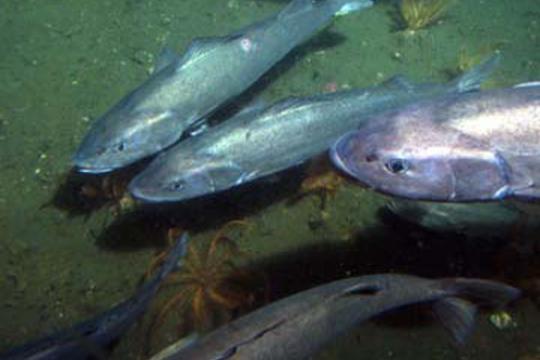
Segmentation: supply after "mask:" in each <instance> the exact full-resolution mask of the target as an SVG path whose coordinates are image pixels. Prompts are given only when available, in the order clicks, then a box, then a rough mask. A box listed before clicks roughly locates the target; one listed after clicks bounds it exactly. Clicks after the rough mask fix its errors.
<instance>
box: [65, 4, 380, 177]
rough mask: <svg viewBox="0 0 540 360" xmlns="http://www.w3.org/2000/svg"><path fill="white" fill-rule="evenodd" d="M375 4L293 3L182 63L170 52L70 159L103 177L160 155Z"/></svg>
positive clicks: (206, 42) (208, 41)
mask: <svg viewBox="0 0 540 360" xmlns="http://www.w3.org/2000/svg"><path fill="white" fill-rule="evenodd" d="M371 5H372V1H371V0H317V1H314V0H293V1H292V2H291V3H290V4H289V5H288V6H286V7H285V8H284V9H283V10H282V11H281V12H280V13H278V14H276V15H274V16H271V17H270V18H267V19H266V20H263V21H261V22H258V23H255V24H252V25H249V26H247V27H245V28H243V29H241V30H239V31H237V32H235V33H233V34H231V35H228V36H225V37H214V38H204V39H197V40H194V41H193V42H192V43H191V45H190V46H189V48H188V49H187V51H186V53H185V54H184V55H183V56H182V57H176V56H174V55H172V54H171V53H170V52H168V53H165V55H163V56H162V57H161V59H160V61H159V62H158V65H157V67H156V72H155V73H154V74H153V75H152V76H150V78H148V79H147V80H146V81H145V82H144V83H142V84H141V85H140V86H139V87H138V88H137V89H135V90H133V91H132V92H131V93H130V94H128V95H127V96H126V97H124V98H123V99H122V100H120V102H118V103H117V104H116V105H115V106H113V107H112V108H111V109H110V110H109V111H108V112H107V113H105V114H104V115H103V116H102V117H101V118H99V119H98V120H97V121H96V122H95V123H93V124H92V126H91V128H90V130H89V132H88V134H87V135H86V136H85V138H84V139H83V141H82V143H81V145H80V146H79V149H78V150H77V153H76V154H75V156H74V158H73V163H74V165H75V166H76V167H77V168H78V170H79V171H81V172H87V173H104V172H108V171H112V170H114V169H117V168H120V167H123V166H126V165H128V164H130V163H133V162H135V161H137V160H140V159H142V158H144V157H147V156H149V155H152V154H155V153H157V152H159V151H161V150H162V149H164V148H166V147H168V146H170V145H171V144H173V143H174V142H176V141H177V140H178V139H179V138H180V137H181V135H182V134H183V133H184V132H186V130H187V129H188V128H190V127H191V128H192V129H195V128H196V127H200V126H202V124H203V123H204V118H205V117H206V116H208V115H209V114H210V113H211V112H212V111H213V110H215V109H216V108H217V107H218V106H220V105H221V104H223V103H224V102H226V101H227V100H229V99H231V98H233V97H235V96H236V95H238V94H240V93H241V92H243V91H244V90H245V89H246V88H248V87H249V86H250V85H251V84H253V83H254V82H255V81H256V80H257V79H258V78H259V77H260V76H261V75H263V74H264V73H265V72H266V71H267V70H268V69H270V68H271V67H272V66H273V65H274V64H275V63H276V62H278V61H279V60H280V59H282V58H283V57H284V56H285V55H286V54H287V53H288V52H289V51H291V50H292V49H293V48H294V47H296V46H297V45H298V44H300V43H302V42H304V41H305V40H307V39H308V38H309V37H310V36H311V35H312V34H313V33H314V32H316V31H317V30H318V29H320V28H322V27H324V26H325V25H327V24H328V23H329V22H330V21H331V19H332V17H333V16H334V15H336V14H337V15H341V14H345V13H348V12H351V11H357V10H361V9H364V8H366V7H369V6H371Z"/></svg>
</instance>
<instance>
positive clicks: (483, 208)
mask: <svg viewBox="0 0 540 360" xmlns="http://www.w3.org/2000/svg"><path fill="white" fill-rule="evenodd" d="M386 209H388V210H389V211H390V212H391V213H393V214H395V215H396V216H398V217H400V218H402V219H405V220H406V221H408V222H411V223H415V224H417V225H420V226H422V227H424V228H426V229H429V230H432V231H436V232H452V233H459V234H463V235H466V236H468V237H482V238H492V237H507V235H508V232H509V231H510V230H511V229H514V227H515V226H516V224H517V223H518V221H519V219H520V216H521V214H522V212H521V211H520V210H519V209H518V208H516V206H515V205H514V204H511V203H508V202H506V201H502V202H500V201H498V202H479V203H448V202H433V201H417V200H408V199H402V198H392V199H391V200H390V201H389V202H388V203H387V204H386Z"/></svg>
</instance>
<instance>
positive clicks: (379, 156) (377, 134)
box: [331, 119, 509, 201]
mask: <svg viewBox="0 0 540 360" xmlns="http://www.w3.org/2000/svg"><path fill="white" fill-rule="evenodd" d="M398 120H399V119H398ZM331 158H332V160H333V162H334V164H335V165H336V166H337V167H338V168H340V169H341V170H343V171H344V172H346V173H347V174H349V175H350V176H352V177H353V178H355V179H357V180H358V181H360V182H361V183H364V184H366V185H367V186H368V187H371V188H373V189H375V190H377V191H380V192H383V193H387V194H390V195H395V196H399V197H404V198H409V199H416V200H431V201H479V200H491V199H497V198H502V197H504V196H506V195H508V191H509V187H508V174H509V167H508V166H507V164H506V162H505V161H504V159H503V158H502V157H501V156H499V154H498V153H497V152H496V151H494V150H493V149H491V148H490V147H489V146H488V145H487V144H484V143H482V142H481V141H478V140H476V139H473V138H471V137H469V136H467V135H465V134H463V133H460V132H459V131H455V130H453V129H447V128H444V127H441V126H438V125H434V124H433V123H431V122H420V121H418V122H408V121H406V120H404V119H401V120H400V121H397V122H394V123H391V122H390V123H388V122H387V123H381V124H380V126H367V127H366V128H361V129H359V130H356V131H353V132H350V133H348V134H345V135H344V136H342V137H341V138H340V139H339V140H338V141H337V142H336V144H335V145H334V146H333V147H332V149H331Z"/></svg>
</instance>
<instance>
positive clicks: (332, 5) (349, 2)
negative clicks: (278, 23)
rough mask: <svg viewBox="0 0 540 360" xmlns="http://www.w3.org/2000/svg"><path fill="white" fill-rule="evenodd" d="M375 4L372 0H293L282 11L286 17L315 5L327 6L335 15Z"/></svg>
mask: <svg viewBox="0 0 540 360" xmlns="http://www.w3.org/2000/svg"><path fill="white" fill-rule="evenodd" d="M372 5H373V1H372V0H292V1H291V2H290V3H289V5H287V6H286V7H285V8H284V9H283V10H282V11H281V12H280V13H279V17H280V18H284V17H288V16H290V15H293V14H295V15H296V14H298V13H301V12H305V11H308V10H311V9H312V8H313V7H323V6H324V7H327V8H328V9H329V10H330V11H331V12H332V13H333V14H334V15H335V16H339V15H345V14H349V13H351V12H355V11H360V10H362V9H365V8H367V7H370V6H372Z"/></svg>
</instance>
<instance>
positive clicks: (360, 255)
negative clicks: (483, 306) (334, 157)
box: [0, 0, 540, 360]
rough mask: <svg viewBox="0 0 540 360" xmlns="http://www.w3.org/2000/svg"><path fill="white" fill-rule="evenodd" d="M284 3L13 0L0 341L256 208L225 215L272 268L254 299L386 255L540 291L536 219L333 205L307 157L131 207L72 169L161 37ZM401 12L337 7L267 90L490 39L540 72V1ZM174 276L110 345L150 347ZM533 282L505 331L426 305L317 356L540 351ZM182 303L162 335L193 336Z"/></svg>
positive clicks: (133, 354) (0, 148) (449, 69)
mask: <svg viewBox="0 0 540 360" xmlns="http://www.w3.org/2000/svg"><path fill="white" fill-rule="evenodd" d="M285 3H286V2H285V1H278V0H275V1H272V0H223V1H215V0H161V1H151V0H150V1H141V0H120V1H106V0H103V1H98V0H90V1H84V2H83V1H74V0H59V1H43V0H42V1H31V0H22V1H15V0H4V1H1V2H0V79H1V80H2V81H1V85H2V86H0V257H1V259H0V294H1V297H0V319H1V321H0V335H1V336H0V351H1V350H4V349H7V348H9V347H11V346H13V345H15V344H19V343H23V342H25V341H27V340H29V339H32V338H35V337H38V336H40V335H42V334H45V333H48V332H50V331H53V330H58V329H61V328H64V327H67V326H69V325H70V324H73V323H75V322H77V321H80V320H82V319H87V318H90V317H92V316H94V315H95V314H97V313H99V312H101V311H103V310H105V309H108V308H110V307H111V306H112V305H113V304H115V303H117V302H119V301H121V300H123V299H125V298H127V297H129V296H130V295H131V294H133V293H134V291H135V290H136V286H137V284H138V283H139V281H140V280H141V277H142V275H143V274H144V272H145V271H146V269H147V267H148V265H149V262H150V260H151V258H152V257H153V256H154V255H155V253H156V252H157V251H158V250H159V249H162V248H163V246H164V244H165V243H166V240H165V239H166V234H167V231H168V230H169V229H170V228H182V229H185V230H189V231H190V232H191V233H192V236H193V240H192V241H193V242H201V243H202V242H204V241H208V240H209V239H211V238H212V237H213V236H215V234H216V232H217V231H218V229H219V228H221V227H222V226H223V225H224V224H226V223H227V222H228V221H231V220H235V219H243V220H245V221H246V222H247V223H248V226H247V227H238V228H233V229H232V230H231V231H229V232H228V234H229V237H230V238H231V239H232V240H234V241H235V242H236V243H237V244H238V246H239V248H240V250H241V252H242V255H238V258H236V259H235V260H236V261H237V263H239V266H243V265H246V266H249V267H250V269H257V271H258V272H260V273H263V274H264V276H262V277H263V278H264V279H265V280H264V281H260V282H259V283H258V284H257V286H256V287H254V288H253V289H252V291H253V293H254V294H257V295H256V299H257V300H256V302H255V303H263V302H265V301H270V300H273V299H276V298H278V297H281V296H284V295H286V294H289V293H292V292H295V291H299V290H301V289H305V288H307V287H310V286H312V285H315V284H319V283H322V282H324V281H328V280H331V279H336V278H340V277H344V276H348V275H360V274H363V273H375V272H388V271H396V272H407V273H413V274H418V275H425V276H454V275H466V276H479V277H487V278H495V279H502V280H506V281H509V282H511V283H513V284H515V285H519V286H529V287H530V289H532V290H534V286H536V291H538V287H540V285H539V282H540V245H539V242H538V240H537V236H536V233H535V232H533V231H521V232H520V231H519V229H518V230H516V231H514V229H510V230H508V229H505V230H504V231H501V236H500V237H499V238H497V239H495V240H494V239H492V238H482V237H480V238H469V237H466V236H463V235H459V236H455V235H452V234H442V235H441V234H437V233H432V232H429V231H426V230H423V229H420V228H417V227H414V226H410V225H405V224H402V223H400V222H397V221H395V219H393V220H391V221H383V220H384V217H382V218H381V216H380V209H381V207H382V206H383V205H384V204H385V202H386V199H385V198H384V197H382V196H380V195H377V194H374V193H371V192H369V191H367V190H364V189H361V188H359V187H357V186H355V185H354V184H349V183H341V184H340V185H339V186H338V187H337V190H336V191H335V192H329V193H328V194H327V195H328V196H327V199H326V202H325V204H324V205H325V206H324V207H321V199H320V197H319V196H318V195H317V194H318V193H317V192H310V193H307V194H305V196H301V197H299V196H298V193H299V192H301V191H302V190H301V183H302V181H303V180H304V179H305V178H306V176H309V175H310V174H311V171H310V169H309V167H304V168H300V169H293V170H292V171H290V172H287V173H286V174H285V176H282V177H281V178H280V179H277V180H275V181H272V182H260V183H256V184H254V185H250V186H246V187H242V188H240V189H237V190H234V191H231V192H229V193H225V194H220V195H218V196H215V197H212V198H210V199H201V200H195V201H190V202H188V203H186V204H179V205H177V206H169V207H166V208H163V207H148V208H143V209H140V208H136V209H134V210H131V209H129V208H128V209H124V208H122V209H121V208H119V205H118V202H117V201H114V199H116V200H117V198H118V197H119V196H117V195H119V194H117V192H118V191H119V190H118V191H116V189H113V187H111V186H110V184H106V186H105V190H103V187H102V181H103V179H94V178H88V177H78V176H75V175H73V174H71V175H69V174H68V173H69V171H70V157H71V156H72V154H73V152H74V151H75V148H76V147H77V145H78V143H79V141H80V140H81V138H82V136H83V135H84V134H85V132H86V130H87V128H88V126H89V124H90V123H91V121H92V120H93V119H95V118H96V117H98V116H99V115H101V114H102V113H103V112H104V111H106V110H107V109H108V108H109V107H110V106H111V105H112V104H114V103H115V102H116V101H117V100H118V99H119V98H120V97H121V96H123V95H124V94H125V93H126V92H127V91H129V90H130V89H132V88H133V87H135V86H137V85H138V84H139V83H140V82H141V81H142V80H143V79H145V77H146V76H147V75H148V73H149V71H150V69H151V68H152V66H153V64H154V60H155V57H156V54H158V53H159V50H160V49H161V48H162V47H164V46H166V45H168V46H171V47H172V48H174V49H176V50H178V51H182V50H183V49H184V48H185V47H186V46H187V45H188V43H189V42H190V40H191V39H193V38H194V37H201V36H214V35H224V34H227V33H229V32H231V31H232V30H234V29H238V28H240V27H241V26H243V25H245V24H247V23H250V22H252V21H255V20H257V19H261V18H262V17H264V16H267V15H269V14H271V13H273V12H276V11H278V10H279V9H281V8H282V7H283V6H284V4H285ZM398 29H399V23H398V22H397V21H396V7H395V4H394V3H393V2H391V1H381V2H379V3H378V4H377V5H376V6H374V7H373V8H372V9H369V10H367V11H364V12H361V13H358V14H353V15H349V16H347V17H342V18H339V19H337V20H336V21H335V22H334V24H333V25H332V26H331V27H330V28H328V29H326V30H325V31H323V32H321V33H319V34H318V35H316V36H314V37H313V38H312V40H311V41H310V42H309V43H307V44H305V45H304V46H302V47H300V48H299V49H298V50H297V51H295V52H293V53H292V54H290V56H289V57H288V58H287V59H285V61H284V62H282V63H280V64H279V65H278V67H277V69H274V70H272V71H271V72H270V73H269V75H268V76H266V77H265V78H264V79H263V81H262V84H264V86H259V87H257V91H260V92H261V94H260V96H262V97H263V98H265V99H267V100H269V101H272V100H275V99H279V98H282V97H286V96H292V95H305V94H315V93H318V92H321V91H325V89H328V86H329V84H330V85H333V84H335V85H337V86H338V88H347V87H357V86H358V87H361V86H369V85H372V84H374V83H377V82H380V81H382V80H384V79H386V78H388V77H390V76H391V75H394V74H397V73H400V74H404V75H407V76H409V77H410V78H412V79H414V80H417V81H420V80H423V81H428V80H433V81H444V80H447V79H448V78H449V76H450V75H451V74H454V73H456V71H457V70H458V68H459V64H460V63H461V64H463V63H465V62H466V61H467V59H471V58H474V57H477V56H482V55H484V54H487V53H489V52H491V51H493V50H494V49H498V50H500V51H501V52H502V55H503V61H502V63H501V65H500V68H499V69H498V71H497V73H496V74H495V76H494V77H493V80H491V81H490V82H489V84H488V85H489V86H492V87H501V86H509V85H511V84H515V83H519V82H524V81H532V80H539V79H540V41H539V39H538V37H539V36H540V2H538V0H520V1H504V0H491V1H487V0H468V1H465V0H461V1H457V3H456V4H455V5H454V6H452V7H451V8H450V10H449V11H448V13H447V16H445V17H444V18H443V19H442V21H441V22H440V23H437V24H435V25H434V26H431V27H429V28H427V29H424V30H420V31H418V32H416V33H415V34H410V33H408V32H403V31H399V30H398ZM460 59H461V60H460ZM118 187H119V188H121V186H118ZM111 199H112V200H111ZM293 200H294V201H293ZM532 217H534V214H533V215H532ZM516 241H517V244H518V245H516ZM535 246H536V247H535ZM531 284H533V285H531ZM534 284H536V285H534ZM261 288H265V289H266V290H265V291H261ZM179 291H181V288H180V287H176V288H171V289H168V290H167V291H164V292H162V293H160V296H159V297H158V299H156V302H154V303H153V306H152V308H151V310H150V313H149V314H148V315H147V317H146V318H145V321H143V322H142V324H141V325H140V326H139V327H137V328H135V329H134V330H132V331H130V332H129V333H128V334H127V336H126V337H125V340H122V341H121V342H120V344H119V346H118V347H117V348H116V349H115V351H114V353H113V357H114V358H118V359H125V358H140V357H142V355H141V354H142V352H143V350H144V349H142V346H140V344H141V343H143V342H144V341H143V340H144V339H147V338H148V336H147V334H146V333H147V331H146V330H147V326H148V323H149V322H150V321H151V318H152V317H153V316H155V312H156V311H157V309H158V308H159V304H163V302H164V301H166V300H167V298H168V297H169V296H171V295H172V294H174V293H176V292H179ZM262 293H264V295H261V294H262ZM531 294H532V295H531ZM529 295H531V296H529ZM533 295H534V292H532V293H530V294H529V293H527V294H526V296H525V298H524V299H523V300H522V301H520V302H519V303H518V304H517V306H516V307H515V308H512V309H511V310H510V313H511V314H512V316H513V317H514V319H515V320H516V322H517V326H516V327H511V328H510V329H506V330H498V329H496V328H495V327H494V326H493V325H491V324H490V323H489V322H488V320H487V318H486V317H487V314H484V315H483V316H481V317H480V318H479V320H478V327H477V331H476V332H475V334H474V336H473V337H472V339H471V341H470V342H469V343H468V345H467V346H466V347H465V348H462V349H459V348H456V347H454V346H452V345H451V343H450V341H449V339H448V337H447V335H446V334H445V333H444V332H443V330H442V328H441V326H440V325H439V324H437V323H436V322H432V321H428V320H426V319H425V317H424V316H423V315H422V316H420V315H418V313H414V314H413V315H411V316H410V317H407V316H406V317H405V318H398V319H397V320H396V319H390V320H383V321H380V322H379V321H377V322H371V323H368V324H365V325H364V326H361V327H359V329H358V331H357V332H355V333H354V334H351V336H349V337H346V338H343V339H339V340H338V341H337V342H336V343H335V344H334V345H332V346H331V348H330V349H328V351H326V352H325V353H324V354H322V355H321V356H320V357H319V358H320V359H356V358H360V357H361V358H363V359H384V358H389V359H488V358H489V359H522V360H525V359H538V358H539V357H540V333H539V332H538V325H539V324H540V314H539V312H538V302H536V304H535V302H534V301H535V297H534V296H538V295H534V296H533ZM536 301H537V299H536ZM182 314H183V313H182V312H181V311H176V312H174V311H173V312H172V313H171V316H170V318H169V319H167V321H166V323H165V324H164V325H163V326H161V327H160V328H159V329H157V330H156V331H155V333H153V334H152V339H153V340H152V342H153V348H152V351H156V350H158V349H159V347H160V346H163V345H165V344H166V343H167V342H170V341H172V340H174V339H176V338H177V337H178V336H180V335H181V334H180V333H179V332H178V329H177V328H178V326H177V324H178V323H179V322H181V318H182ZM422 314H423V313H422ZM419 316H420V317H421V319H420V320H418V317H419Z"/></svg>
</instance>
